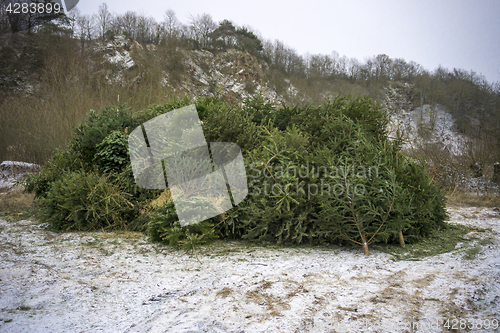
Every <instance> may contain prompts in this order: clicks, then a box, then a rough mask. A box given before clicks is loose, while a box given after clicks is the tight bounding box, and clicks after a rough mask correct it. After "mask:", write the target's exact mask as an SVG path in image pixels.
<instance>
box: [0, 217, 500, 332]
mask: <svg viewBox="0 0 500 333" xmlns="http://www.w3.org/2000/svg"><path fill="white" fill-rule="evenodd" d="M449 210H450V213H451V222H452V223H460V224H466V225H471V226H477V227H482V228H490V229H491V231H488V232H484V233H477V235H478V237H482V238H491V242H484V243H483V244H486V243H487V244H486V245H479V243H477V244H469V243H468V244H467V245H465V244H463V245H460V244H459V246H457V249H456V250H454V251H453V252H451V253H446V254H441V255H437V256H434V257H429V258H426V259H423V260H420V261H397V260H395V259H394V258H393V257H391V255H389V254H386V253H382V252H379V251H377V250H376V249H374V248H373V247H372V249H371V254H370V255H369V256H364V255H363V254H362V251H361V249H345V248H338V247H331V248H304V247H302V248H280V247H251V246H248V245H244V244H242V243H236V242H234V243H231V242H230V243H223V244H215V245H212V246H208V247H204V248H201V249H199V253H198V255H199V257H200V260H201V262H202V263H201V264H200V263H199V262H198V261H197V260H196V258H195V257H194V255H192V254H186V253H185V252H181V251H176V250H174V249H172V248H170V247H166V246H162V245H158V244H152V243H150V242H148V240H147V239H146V238H145V237H144V236H143V235H142V234H136V233H100V232H96V233H53V232H50V231H47V230H45V229H44V227H43V225H40V224H39V223H38V222H36V221H29V220H22V221H8V220H5V219H0V331H1V332H176V333H177V332H444V331H448V330H447V329H446V328H444V327H443V325H446V323H447V320H448V319H449V321H448V324H449V326H450V328H451V327H453V325H454V324H455V325H456V327H460V324H462V327H463V325H464V321H467V320H468V321H467V322H465V323H466V325H469V327H470V326H471V325H476V326H475V327H476V328H477V327H479V324H480V323H482V327H483V328H481V329H474V330H473V331H474V332H494V331H495V330H493V329H491V328H489V329H485V328H484V327H485V324H486V320H489V325H490V327H491V325H496V326H498V324H499V322H498V321H500V259H499V258H500V214H499V212H498V211H496V210H493V209H488V208H450V209H449ZM471 236H472V235H471ZM470 246H478V247H479V249H480V252H479V254H478V255H477V257H476V259H474V260H466V258H464V255H465V251H466V248H468V247H470ZM480 320H482V322H480ZM410 326H413V328H411V327H410ZM464 331H465V330H464ZM496 331H499V330H496Z"/></svg>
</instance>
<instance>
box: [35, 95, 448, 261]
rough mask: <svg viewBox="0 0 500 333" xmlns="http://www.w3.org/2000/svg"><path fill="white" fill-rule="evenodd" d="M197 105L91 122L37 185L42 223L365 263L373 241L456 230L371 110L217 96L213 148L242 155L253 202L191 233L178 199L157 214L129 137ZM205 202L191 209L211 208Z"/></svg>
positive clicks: (425, 178) (202, 102)
mask: <svg viewBox="0 0 500 333" xmlns="http://www.w3.org/2000/svg"><path fill="white" fill-rule="evenodd" d="M187 104H189V102H188V101H187V100H184V101H176V102H174V103H171V104H168V105H164V106H154V107H150V108H148V109H147V110H144V111H141V112H137V113H135V114H131V113H129V112H127V111H126V110H125V109H124V108H120V107H119V108H109V109H106V110H103V111H102V112H101V113H98V114H97V113H91V114H90V115H89V119H88V121H87V123H86V124H84V125H82V126H81V127H80V128H78V129H77V131H76V134H75V137H74V139H73V141H72V144H71V145H70V147H69V148H68V150H67V151H64V152H59V153H57V154H56V155H54V157H53V159H52V160H51V161H50V162H49V163H48V164H47V165H46V166H45V167H44V169H43V172H42V173H41V174H40V175H37V176H32V177H31V178H29V179H28V182H27V189H28V190H29V191H33V192H35V193H36V195H37V197H38V198H40V199H39V200H40V204H41V207H42V208H41V210H42V216H43V218H44V219H45V220H47V221H49V222H50V224H51V226H52V227H54V228H56V229H59V230H69V229H78V230H89V229H96V228H135V229H141V230H146V231H147V233H148V235H149V236H150V237H151V239H152V240H156V241H163V242H166V243H169V244H184V245H186V244H187V245H188V246H192V245H193V244H198V243H203V242H205V241H208V240H211V239H213V238H214V237H216V236H218V237H221V238H244V239H248V240H252V241H260V242H262V241H265V242H278V243H295V244H300V243H303V242H309V243H342V242H345V241H349V242H354V243H357V244H360V245H362V246H363V248H364V250H365V253H367V252H368V244H370V243H373V242H397V241H399V242H401V244H403V243H404V241H406V242H415V241H418V240H420V239H422V238H425V237H427V236H429V235H430V233H432V231H433V230H435V229H436V228H439V227H440V226H442V225H443V221H444V220H445V219H446V212H445V209H444V207H445V200H444V196H443V194H442V193H441V192H440V191H439V190H438V188H437V187H436V186H435V185H433V183H432V182H431V179H430V177H429V175H428V173H427V171H426V170H425V167H424V165H423V163H422V162H420V161H415V160H413V159H411V158H408V157H405V156H403V155H402V154H401V153H400V151H399V149H400V147H399V142H398V141H391V140H389V139H388V137H387V135H386V131H385V129H386V125H387V117H386V114H385V112H383V111H382V110H380V109H379V108H378V107H377V105H376V104H375V103H374V102H372V101H371V100H370V99H367V98H350V97H338V98H336V99H334V100H332V101H327V102H326V103H325V104H323V105H321V106H309V107H305V108H299V107H293V108H289V107H282V108H279V109H276V108H275V107H274V106H273V105H272V104H271V103H269V101H267V100H265V99H263V98H261V97H256V98H253V99H247V100H246V101H245V102H244V103H243V104H242V105H241V106H232V105H228V104H227V103H225V102H222V101H221V100H219V99H217V98H214V97H207V98H200V99H199V100H198V101H197V104H196V107H197V110H198V113H199V116H200V119H201V120H202V123H203V124H202V126H203V130H204V133H205V136H206V139H207V142H233V143H236V144H238V145H239V146H240V147H241V149H242V153H243V156H244V161H245V167H246V171H247V178H248V187H249V195H248V197H247V198H246V199H245V200H244V201H243V202H241V203H240V204H239V205H238V206H237V207H235V208H233V209H232V210H231V211H229V212H226V213H224V214H222V215H220V216H217V217H214V218H212V219H211V220H209V221H204V222H201V223H198V224H195V225H191V226H189V227H185V228H183V227H181V226H180V224H179V222H178V221H177V217H176V213H175V207H174V205H173V202H172V201H171V200H170V201H168V200H167V201H165V202H164V203H162V204H160V206H159V207H156V206H154V207H151V200H152V199H154V198H155V197H158V195H159V194H160V192H159V191H147V190H143V189H140V188H138V187H137V186H135V182H134V179H133V175H132V172H131V168H130V162H129V157H128V147H127V138H128V133H129V132H131V130H133V129H134V128H135V127H136V126H138V125H139V124H142V123H144V122H145V121H147V120H148V119H151V118H153V117H155V116H157V115H159V114H162V113H165V112H168V111H170V110H172V109H174V108H177V107H181V106H184V105H187ZM129 129H130V130H129ZM199 200H203V199H199ZM199 200H198V201H197V200H194V201H193V202H189V203H186V204H190V205H193V207H198V208H200V209H201V208H203V207H205V206H206V207H211V205H208V204H207V205H204V204H203V202H199ZM148 207H149V208H148ZM207 209H208V208H207ZM138 221H140V222H138Z"/></svg>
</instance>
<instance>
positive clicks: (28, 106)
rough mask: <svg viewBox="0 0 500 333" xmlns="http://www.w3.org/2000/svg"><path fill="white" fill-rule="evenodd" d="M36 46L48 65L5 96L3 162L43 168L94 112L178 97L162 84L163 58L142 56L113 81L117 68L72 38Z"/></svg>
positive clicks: (0, 137) (0, 134) (0, 136)
mask: <svg viewBox="0 0 500 333" xmlns="http://www.w3.org/2000/svg"><path fill="white" fill-rule="evenodd" d="M37 38H39V37H37ZM37 42H38V43H39V46H38V48H39V49H38V51H39V54H37V55H36V57H40V58H41V62H42V63H43V66H41V68H40V69H39V70H38V78H37V79H36V80H34V81H33V82H27V84H28V85H26V86H25V87H24V89H19V90H16V91H14V90H11V91H10V92H9V93H5V94H4V93H2V96H1V97H0V110H2V112H1V113H0V161H1V160H21V161H26V162H34V163H38V164H43V163H44V162H45V161H46V160H47V159H48V158H50V156H51V155H52V153H53V152H54V151H55V150H56V149H61V148H64V147H65V146H66V145H67V144H68V143H69V141H70V139H71V136H72V133H73V131H74V129H75V127H77V126H78V125H80V124H81V123H83V122H84V121H85V119H86V117H87V114H88V112H89V111H90V110H91V109H94V110H100V109H102V108H104V107H106V106H109V105H113V104H116V103H117V101H119V102H120V103H122V104H125V105H126V106H127V107H128V108H129V109H130V110H132V111H137V110H140V109H143V108H145V107H147V106H149V105H151V104H162V103H166V102H168V101H170V100H172V98H174V97H178V96H175V95H174V94H173V91H172V88H171V87H169V86H165V85H164V84H163V83H162V74H163V72H162V70H159V68H160V64H159V61H160V60H159V59H156V58H155V57H153V56H152V55H150V54H142V55H141V54H137V55H136V57H137V62H138V63H140V66H135V67H132V68H131V69H129V70H125V73H123V74H124V75H123V76H124V78H125V79H124V81H123V82H117V83H109V82H108V80H107V79H106V75H107V74H109V73H111V72H113V71H116V70H117V68H115V67H114V66H112V65H110V64H108V63H106V62H104V61H103V55H102V54H97V53H82V52H81V51H80V50H79V46H78V44H77V43H76V41H74V40H71V39H60V40H53V41H52V40H51V41H46V40H43V39H40V40H38V41H37ZM55 43H56V44H57V45H54V44H55ZM133 52H134V50H132V53H133ZM135 52H137V53H138V52H144V51H143V50H139V49H137V50H135ZM158 54H161V51H160V50H158ZM29 85H31V86H29Z"/></svg>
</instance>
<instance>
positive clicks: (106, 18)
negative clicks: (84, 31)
mask: <svg viewBox="0 0 500 333" xmlns="http://www.w3.org/2000/svg"><path fill="white" fill-rule="evenodd" d="M112 19H113V16H112V15H111V13H110V12H109V10H108V5H107V4H106V3H105V2H103V3H102V4H101V5H100V6H99V9H98V10H97V14H95V15H94V20H95V22H96V27H97V30H98V33H99V38H101V40H104V36H105V34H106V31H108V30H109V29H110V28H111V20H112Z"/></svg>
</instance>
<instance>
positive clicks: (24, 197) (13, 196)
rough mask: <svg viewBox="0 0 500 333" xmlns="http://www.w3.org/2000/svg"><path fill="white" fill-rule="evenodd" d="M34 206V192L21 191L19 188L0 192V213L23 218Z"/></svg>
mask: <svg viewBox="0 0 500 333" xmlns="http://www.w3.org/2000/svg"><path fill="white" fill-rule="evenodd" d="M34 207H35V204H34V194H27V193H23V190H22V189H20V188H16V189H14V190H12V191H10V192H7V193H2V194H0V214H4V215H7V216H11V217H23V218H25V217H26V216H27V215H28V214H31V212H32V210H33V208H34Z"/></svg>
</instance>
